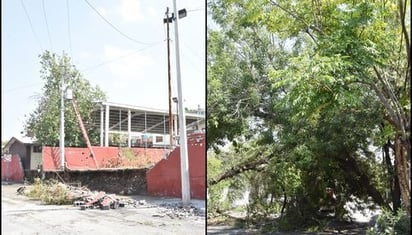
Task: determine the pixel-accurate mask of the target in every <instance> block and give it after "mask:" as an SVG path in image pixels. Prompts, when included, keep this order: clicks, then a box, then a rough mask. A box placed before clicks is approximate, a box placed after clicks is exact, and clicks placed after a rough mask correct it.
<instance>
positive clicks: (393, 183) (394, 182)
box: [383, 140, 401, 213]
mask: <svg viewBox="0 0 412 235" xmlns="http://www.w3.org/2000/svg"><path fill="white" fill-rule="evenodd" d="M390 145H391V143H390V141H389V140H388V143H386V144H385V145H384V146H383V153H384V158H385V159H384V161H385V164H386V168H387V171H388V175H389V176H390V177H389V186H390V187H389V188H390V192H391V194H390V195H391V199H392V212H393V213H396V212H397V211H398V209H399V208H401V191H400V188H399V180H398V175H397V173H396V169H394V166H393V165H392V162H391V156H390V152H389V150H390Z"/></svg>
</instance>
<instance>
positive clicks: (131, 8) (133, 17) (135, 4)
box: [119, 0, 144, 22]
mask: <svg viewBox="0 0 412 235" xmlns="http://www.w3.org/2000/svg"><path fill="white" fill-rule="evenodd" d="M119 13H120V15H121V17H122V18H123V20H124V21H126V22H137V21H140V20H142V19H143V18H144V17H143V12H142V9H141V5H140V1H138V0H122V3H121V4H120V7H119Z"/></svg>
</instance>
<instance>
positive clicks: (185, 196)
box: [173, 0, 190, 207]
mask: <svg viewBox="0 0 412 235" xmlns="http://www.w3.org/2000/svg"><path fill="white" fill-rule="evenodd" d="M173 8H174V13H175V18H174V26H175V45H176V72H177V92H178V100H179V102H178V104H179V128H180V170H181V181H182V204H183V206H184V207H186V206H188V205H189V201H190V182H189V164H188V162H189V161H188V156H187V155H188V153H187V138H186V120H185V119H186V118H185V109H184V104H183V92H182V81H181V74H180V54H179V33H178V24H177V21H178V18H179V14H178V11H177V8H176V0H173Z"/></svg>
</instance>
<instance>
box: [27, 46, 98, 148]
mask: <svg viewBox="0 0 412 235" xmlns="http://www.w3.org/2000/svg"><path fill="white" fill-rule="evenodd" d="M39 57H40V59H41V61H40V63H41V66H42V67H41V71H40V72H41V77H42V79H43V80H44V86H43V90H42V92H43V93H42V94H41V95H40V96H39V97H38V106H37V108H36V109H35V110H34V112H33V113H31V114H30V115H29V117H28V120H27V121H26V123H25V129H26V132H27V133H32V134H33V135H34V136H35V137H36V139H37V141H38V142H39V143H40V144H42V145H47V146H58V144H59V126H60V118H59V117H60V107H61V105H60V103H61V102H60V101H61V100H60V98H61V87H62V86H61V81H62V77H63V76H64V77H65V84H66V87H70V89H71V90H72V92H73V96H74V97H75V98H76V103H77V105H78V108H79V112H80V114H81V117H82V120H83V122H84V123H85V128H86V130H87V132H88V135H89V138H90V141H91V143H98V141H99V129H98V127H95V126H93V125H92V123H91V120H92V117H91V114H92V111H93V110H94V108H95V102H96V101H104V100H105V97H106V96H105V94H104V93H103V91H102V90H101V89H100V88H99V87H97V86H96V87H93V86H92V85H91V84H90V82H89V81H88V80H86V79H85V78H83V77H82V75H81V74H80V72H79V71H78V70H77V69H76V67H75V66H73V65H72V64H71V63H70V58H69V57H68V56H67V55H62V56H59V55H56V54H55V53H51V52H49V51H45V52H44V53H43V54H41V55H40V56H39ZM66 87H65V88H66ZM64 107H65V110H64V115H65V123H64V128H65V144H66V145H67V146H85V145H86V143H85V140H84V139H83V137H82V133H81V129H80V127H79V123H78V121H77V119H76V116H75V111H74V109H73V106H72V104H71V103H70V101H69V100H66V99H65V104H64Z"/></svg>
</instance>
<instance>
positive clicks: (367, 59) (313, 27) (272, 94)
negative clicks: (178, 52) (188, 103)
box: [207, 0, 411, 218]
mask: <svg viewBox="0 0 412 235" xmlns="http://www.w3.org/2000/svg"><path fill="white" fill-rule="evenodd" d="M409 5H410V3H409V2H408V1H394V0H392V1H378V2H376V1H375V2H365V1H352V2H347V1H339V0H334V1H328V2H322V1H286V0H285V1H283V0H281V1H270V0H259V1H243V0H231V1H226V0H217V1H210V2H209V3H208V7H209V8H210V14H211V15H212V18H213V21H214V23H215V25H214V26H213V28H209V29H208V36H207V37H208V38H207V40H208V41H207V45H208V58H207V66H208V70H207V71H208V83H207V84H208V89H207V90H208V100H207V102H208V103H207V105H208V106H207V107H208V112H207V115H208V116H207V122H208V125H207V126H208V130H207V135H208V147H209V149H214V150H215V151H216V152H217V154H216V158H217V159H218V160H217V161H220V162H221V164H216V165H215V166H220V167H218V170H217V172H216V171H211V172H214V175H213V177H211V178H210V179H209V182H208V183H209V186H210V187H213V186H214V185H217V184H219V183H221V182H224V181H227V180H229V179H231V180H233V181H239V180H240V181H242V182H243V183H245V184H247V182H249V185H250V186H249V187H252V188H253V187H255V186H256V183H254V182H256V179H255V178H254V177H257V176H259V177H261V178H260V179H261V181H259V182H261V183H262V184H263V185H264V186H261V187H260V188H259V189H257V188H255V189H256V190H250V191H251V194H253V193H252V191H254V195H255V199H256V200H257V201H256V200H255V201H254V202H253V203H251V205H254V207H255V209H256V208H258V207H259V205H262V204H264V199H265V198H267V197H268V196H269V197H270V196H275V197H282V198H284V200H283V202H284V203H283V205H282V213H283V212H285V213H286V214H288V213H295V212H296V213H297V214H296V215H299V216H300V217H302V218H305V217H309V215H310V213H306V212H313V211H314V210H315V209H316V208H317V206H318V204H317V198H319V196H320V192H322V191H323V189H324V187H327V186H333V187H334V188H336V190H337V191H339V192H341V193H342V195H341V202H343V201H344V200H345V198H348V197H349V195H351V194H353V195H356V196H359V197H367V196H370V197H372V198H373V200H374V201H375V202H376V203H377V204H379V205H381V206H383V207H387V208H390V209H392V210H393V211H395V212H396V211H397V209H399V207H400V206H402V207H403V208H404V209H405V211H407V212H408V213H410V187H409V168H408V163H410V142H409V137H410V100H409V97H410V64H411V63H410V62H411V60H410V32H409V31H408V29H409V25H408V22H409V20H410V19H409V13H408V11H409V7H408V6H409ZM225 143H231V145H232V146H233V147H232V149H231V150H229V152H226V151H224V150H221V147H219V146H222V145H224V144H225ZM373 148H375V149H376V148H382V149H383V150H384V151H383V152H384V159H382V160H383V161H382V160H378V156H377V154H376V153H374V152H373ZM219 156H220V157H219ZM229 156H230V157H229ZM380 161H382V162H380ZM382 163H383V164H382ZM284 164H286V165H284ZM287 169H289V170H290V172H292V173H291V174H288V170H287ZM218 172H220V173H218ZM245 172H246V173H245ZM247 172H253V173H250V174H249V173H247ZM248 174H249V175H248ZM252 176H253V177H252ZM285 182H289V183H290V185H291V186H288V185H286V184H285ZM226 184H228V183H226ZM256 187H257V186H256ZM387 191H390V192H391V194H390V196H389V197H386V192H387ZM252 198H253V197H252ZM258 199H259V200H258ZM252 201H253V200H252ZM258 202H259V203H258ZM293 206H294V207H297V208H292V207H293ZM342 206H343V205H340V207H341V208H342ZM268 208H270V206H269V207H268ZM343 213H344V212H342V214H343ZM296 215H294V216H296ZM295 218H296V217H295Z"/></svg>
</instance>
